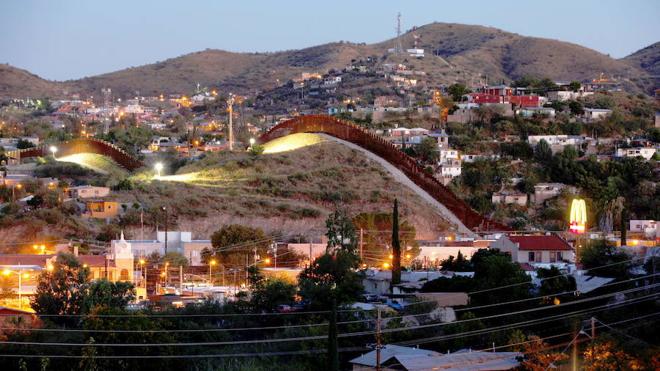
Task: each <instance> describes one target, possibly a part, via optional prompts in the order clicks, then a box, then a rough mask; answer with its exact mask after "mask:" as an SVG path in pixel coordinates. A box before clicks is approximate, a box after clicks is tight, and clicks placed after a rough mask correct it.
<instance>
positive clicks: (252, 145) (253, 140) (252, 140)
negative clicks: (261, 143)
mask: <svg viewBox="0 0 660 371" xmlns="http://www.w3.org/2000/svg"><path fill="white" fill-rule="evenodd" d="M256 142H257V140H256V139H254V138H250V149H252V147H254V143H256Z"/></svg>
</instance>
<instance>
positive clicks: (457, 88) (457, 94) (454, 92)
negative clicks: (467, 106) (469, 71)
mask: <svg viewBox="0 0 660 371" xmlns="http://www.w3.org/2000/svg"><path fill="white" fill-rule="evenodd" d="M447 92H448V93H449V94H450V95H451V99H453V100H454V102H460V101H461V99H462V98H463V96H464V95H465V94H467V93H469V92H470V89H468V88H467V86H465V85H463V84H458V83H456V84H451V85H449V87H448V88H447Z"/></svg>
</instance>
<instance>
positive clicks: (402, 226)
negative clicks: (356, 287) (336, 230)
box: [353, 213, 419, 264]
mask: <svg viewBox="0 0 660 371" xmlns="http://www.w3.org/2000/svg"><path fill="white" fill-rule="evenodd" d="M353 224H354V225H355V228H356V230H360V229H361V230H363V233H362V254H363V261H364V262H370V263H374V262H376V263H382V262H384V261H387V259H388V257H389V254H390V251H389V247H390V244H391V242H392V240H391V235H392V214H390V213H360V214H358V215H356V216H355V217H354V218H353ZM415 236H416V231H415V226H414V225H413V224H411V223H409V222H408V221H407V220H399V241H400V242H401V246H402V256H401V259H402V261H403V262H404V264H408V263H410V262H411V261H412V260H413V259H414V258H416V257H417V255H419V244H418V243H417V241H416V240H415Z"/></svg>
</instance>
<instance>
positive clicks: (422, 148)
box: [416, 137, 440, 163]
mask: <svg viewBox="0 0 660 371" xmlns="http://www.w3.org/2000/svg"><path fill="white" fill-rule="evenodd" d="M416 151H417V153H418V154H419V156H420V157H421V158H422V160H423V161H425V162H427V163H435V162H437V161H438V159H439V158H440V151H438V142H437V141H436V140H435V139H433V138H431V137H425V138H424V139H422V141H421V142H420V143H419V145H418V146H417V148H416Z"/></svg>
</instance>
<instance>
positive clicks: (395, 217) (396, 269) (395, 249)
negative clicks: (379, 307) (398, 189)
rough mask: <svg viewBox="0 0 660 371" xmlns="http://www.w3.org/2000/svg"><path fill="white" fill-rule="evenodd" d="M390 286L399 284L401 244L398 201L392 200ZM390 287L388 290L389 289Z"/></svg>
mask: <svg viewBox="0 0 660 371" xmlns="http://www.w3.org/2000/svg"><path fill="white" fill-rule="evenodd" d="M392 255H394V257H393V259H392V286H391V287H394V285H398V284H399V283H401V242H400V241H399V201H398V200H397V199H396V198H395V199H394V208H393V210H392ZM391 287H390V289H391Z"/></svg>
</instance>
